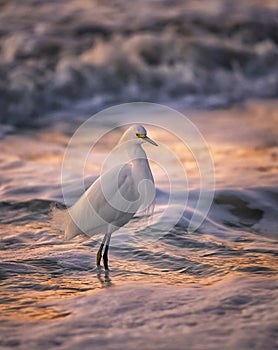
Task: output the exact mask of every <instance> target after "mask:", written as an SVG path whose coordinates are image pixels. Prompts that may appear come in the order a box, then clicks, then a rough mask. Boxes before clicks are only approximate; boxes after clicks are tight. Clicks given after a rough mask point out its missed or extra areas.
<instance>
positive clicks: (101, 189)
mask: <svg viewBox="0 0 278 350" xmlns="http://www.w3.org/2000/svg"><path fill="white" fill-rule="evenodd" d="M144 142H149V143H151V144H153V145H155V146H158V145H157V144H156V143H155V142H154V141H153V140H151V139H150V138H149V137H148V136H147V131H146V129H145V128H144V127H143V126H141V125H133V126H131V127H130V128H129V129H127V131H126V132H125V133H124V134H123V136H122V137H121V139H120V141H119V144H118V147H122V148H123V149H124V151H125V152H126V153H127V156H128V163H123V164H119V165H117V166H115V167H113V168H112V169H110V170H108V171H106V172H104V173H103V174H101V175H100V177H99V178H98V179H97V180H96V181H95V182H94V183H93V184H92V185H91V186H90V187H89V188H88V189H87V191H86V192H85V193H84V194H83V195H82V196H81V197H80V198H79V200H78V201H77V202H76V203H75V204H74V205H73V206H72V207H71V208H69V211H68V212H69V214H70V215H69V221H68V223H67V226H66V230H65V236H66V238H68V239H70V238H73V237H75V236H76V235H78V234H80V233H85V234H86V235H88V236H92V235H94V234H97V233H104V234H105V235H104V238H103V240H102V243H101V245H100V247H99V250H98V252H97V256H96V264H97V266H100V262H101V258H102V251H103V248H104V253H103V264H104V268H105V270H108V249H109V243H110V238H111V234H112V233H113V232H114V231H116V230H117V229H119V228H120V227H122V226H124V225H125V224H127V223H128V222H129V221H130V220H131V219H132V217H133V216H134V214H135V213H136V212H137V211H141V210H147V209H148V208H149V207H150V206H151V205H152V204H153V202H154V197H155V187H154V179H153V175H152V172H151V169H150V166H149V162H148V159H147V156H146V153H145V151H144V150H143V148H142V144H143V143H144ZM112 154H113V151H112Z"/></svg>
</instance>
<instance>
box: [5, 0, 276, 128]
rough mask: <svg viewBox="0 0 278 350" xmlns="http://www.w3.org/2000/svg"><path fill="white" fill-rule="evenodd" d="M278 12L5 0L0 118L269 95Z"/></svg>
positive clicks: (244, 2)
mask: <svg viewBox="0 0 278 350" xmlns="http://www.w3.org/2000/svg"><path fill="white" fill-rule="evenodd" d="M277 15H278V6H277V2H276V1H275V0H268V1H262V0H241V1H234V0H209V1H208V2H206V5H204V2H203V1H201V0H187V1H184V0H175V1H168V0H156V1H150V0H141V1H140V6H136V8H134V4H133V3H132V2H130V1H126V0H117V1H114V0H113V1H111V0H106V1H97V0H81V1H75V0H60V1H51V2H44V1H41V0H25V1H21V0H6V1H5V0H3V1H1V4H0V43H1V50H0V78H1V79H0V110H1V113H0V121H1V123H4V124H12V125H18V126H26V125H28V126H34V124H35V125H37V124H40V123H41V121H42V119H43V118H44V117H46V116H48V117H49V116H53V114H54V116H55V117H57V112H58V111H59V114H60V117H62V116H63V117H64V118H65V117H67V118H70V117H74V116H75V115H77V114H78V115H85V116H90V115H91V114H92V113H94V112H96V111H98V110H100V109H102V108H103V107H108V106H110V105H113V104H115V103H123V102H130V101H150V102H159V103H166V104H167V105H171V106H173V107H178V108H180V110H186V109H188V108H214V107H223V106H229V105H232V104H233V103H235V102H238V101H245V100H246V99H248V98H250V97H251V98H275V97H277V93H278V88H277V86H278V81H277V79H278V78H277V77H278V64H277V62H278V48H277V44H278V36H277V33H278V24H277ZM231 87H232V88H231Z"/></svg>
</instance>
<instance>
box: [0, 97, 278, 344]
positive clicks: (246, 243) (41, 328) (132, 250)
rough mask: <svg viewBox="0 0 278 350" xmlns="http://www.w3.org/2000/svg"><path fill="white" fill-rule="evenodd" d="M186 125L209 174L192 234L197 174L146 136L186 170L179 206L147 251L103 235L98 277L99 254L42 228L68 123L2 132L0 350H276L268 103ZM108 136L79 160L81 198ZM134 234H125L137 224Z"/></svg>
mask: <svg viewBox="0 0 278 350" xmlns="http://www.w3.org/2000/svg"><path fill="white" fill-rule="evenodd" d="M186 115H187V116H188V117H189V118H190V120H191V121H192V122H193V123H194V124H195V125H196V126H197V127H198V128H199V130H200V131H201V132H202V134H203V136H204V137H205V139H206V141H207V143H208V145H209V148H210V152H211V154H212V157H213V160H214V164H215V179H216V190H215V195H214V198H213V203H212V206H211V209H210V211H209V214H208V216H207V218H206V220H205V221H204V222H203V224H202V225H201V226H200V227H199V228H198V230H197V231H195V232H191V233H188V232H187V229H186V223H187V222H188V220H187V219H188V215H189V214H190V210H191V207H194V201H195V202H196V196H195V195H194V194H196V189H198V183H199V182H198V181H199V180H198V169H197V165H196V164H195V163H194V162H193V161H192V159H191V158H190V157H189V155H188V154H187V153H184V151H183V149H182V148H180V142H179V141H178V140H173V139H171V138H169V139H168V138H167V137H165V133H163V132H162V131H161V130H156V129H155V128H152V129H151V130H150V137H152V138H154V139H155V140H156V141H157V142H159V143H161V144H163V145H166V146H169V147H171V148H172V149H173V151H174V152H175V153H176V154H177V156H178V157H179V159H180V160H181V162H182V163H183V164H185V167H186V169H187V174H188V177H189V178H190V182H189V186H188V193H189V203H188V207H187V208H186V209H185V212H184V215H183V219H184V220H181V221H180V222H179V223H178V224H177V225H176V226H175V227H173V228H172V229H171V230H168V231H165V232H163V234H161V235H159V237H158V238H157V239H156V240H153V241H152V242H150V241H148V239H147V238H146V236H145V235H144V234H141V236H140V235H139V236H135V238H136V237H137V238H138V237H139V238H140V239H133V240H131V241H130V242H129V244H122V245H121V244H117V245H113V236H114V235H113V236H112V242H111V249H110V267H111V271H110V273H109V274H105V273H104V271H103V270H101V271H98V270H96V268H95V256H96V252H97V249H98V244H99V242H98V241H96V240H94V239H88V238H86V237H76V238H75V239H74V240H72V241H66V240H65V239H64V237H63V234H62V232H60V231H59V230H58V229H57V228H55V227H53V221H52V220H51V215H50V214H51V210H50V207H51V204H53V203H55V202H56V203H63V197H62V191H61V183H60V182H61V179H60V177H61V164H62V160H63V156H64V152H65V149H66V146H67V144H68V141H69V139H70V137H71V135H72V134H73V132H74V131H75V128H76V126H77V125H78V122H77V121H76V120H75V121H71V120H67V121H65V120H60V121H58V119H57V121H56V122H55V123H52V124H49V125H48V126H45V127H44V128H39V129H25V130H24V131H21V132H18V131H12V130H8V129H7V130H6V131H5V132H6V134H5V135H3V137H2V139H1V140H0V147H1V154H0V169H1V190H0V193H1V203H0V205H1V211H0V219H1V223H0V225H1V241H0V249H1V260H0V283H1V290H0V294H1V295H0V308H1V312H0V315H1V316H0V347H1V349H27V348H28V349H38V348H40V349H49V348H57V349H77V348H83V349H92V348H97V349H120V348H125V349H138V348H143V349H219V348H224V349H270V350H272V349H276V348H277V346H278V343H277V333H278V323H277V319H278V305H277V302H278V293H277V287H278V283H277V271H278V260H277V252H278V242H277V237H278V236H277V228H278V219H277V218H278V205H277V204H278V188H277V174H278V144H277V140H278V138H277V132H278V129H277V125H278V123H277V121H278V115H277V101H269V102H265V101H264V102H263V101H253V102H248V103H245V104H244V105H241V106H236V107H233V108H230V109H222V110H217V111H209V112H208V111H202V112H201V111H191V112H190V111H187V112H186ZM99 130H101V129H99ZM96 132H98V129H97V130H96ZM3 133H4V132H3ZM112 135H114V136H113V137H111V140H110V141H109V142H107V143H102V144H100V146H99V148H96V149H95V150H92V152H91V155H90V157H89V158H88V159H89V161H88V168H86V171H85V177H86V179H87V180H86V181H87V185H89V184H90V183H91V182H92V181H94V179H95V178H96V177H97V176H98V174H99V165H100V164H101V162H102V161H103V160H104V159H105V156H106V154H107V152H109V150H110V147H111V146H113V145H114V144H115V142H117V140H118V138H119V136H120V134H119V130H117V129H116V130H115V132H114V133H113V134H112ZM149 150H150V148H147V147H146V151H147V153H148V152H149ZM151 166H152V169H153V173H154V178H155V182H156V187H157V204H156V207H155V211H154V215H157V213H159V211H160V210H161V209H162V208H163V206H165V205H167V198H168V197H167V193H168V192H167V191H168V187H167V185H166V183H165V178H164V176H163V175H162V174H161V173H160V172H159V169H158V167H156V166H155V164H153V163H152V164H151ZM73 173H74V169H73ZM178 175H179V174H176V176H177V178H179V176H178ZM72 196H73V201H74V198H75V199H76V194H74V193H73V194H72ZM74 196H75V197H74ZM195 204H196V203H195ZM133 224H134V225H135V227H137V228H138V224H140V219H139V218H135V219H134V221H133ZM130 234H131V235H132V234H133V232H130ZM116 237H117V236H116V233H115V236H114V239H115V240H116ZM123 243H124V242H123Z"/></svg>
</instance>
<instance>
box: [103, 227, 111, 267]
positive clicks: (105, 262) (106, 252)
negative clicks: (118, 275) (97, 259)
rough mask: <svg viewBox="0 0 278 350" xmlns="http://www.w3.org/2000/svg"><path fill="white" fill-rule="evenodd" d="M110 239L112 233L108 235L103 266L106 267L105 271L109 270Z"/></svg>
mask: <svg viewBox="0 0 278 350" xmlns="http://www.w3.org/2000/svg"><path fill="white" fill-rule="evenodd" d="M110 237H111V233H110V234H108V237H107V241H106V244H105V249H104V254H103V265H104V268H105V270H109V268H108V250H109V243H110Z"/></svg>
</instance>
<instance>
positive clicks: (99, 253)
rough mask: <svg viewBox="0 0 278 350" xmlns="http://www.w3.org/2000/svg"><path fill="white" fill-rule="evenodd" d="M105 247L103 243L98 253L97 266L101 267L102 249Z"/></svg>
mask: <svg viewBox="0 0 278 350" xmlns="http://www.w3.org/2000/svg"><path fill="white" fill-rule="evenodd" d="M103 247H104V244H103V243H101V245H100V247H99V250H98V252H97V266H100V260H101V255H102V249H103Z"/></svg>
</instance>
